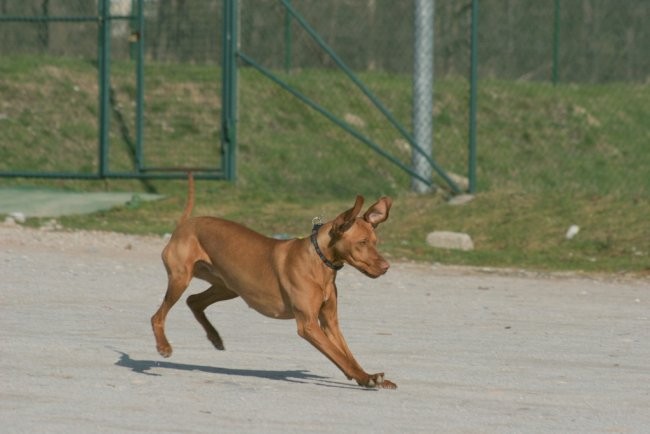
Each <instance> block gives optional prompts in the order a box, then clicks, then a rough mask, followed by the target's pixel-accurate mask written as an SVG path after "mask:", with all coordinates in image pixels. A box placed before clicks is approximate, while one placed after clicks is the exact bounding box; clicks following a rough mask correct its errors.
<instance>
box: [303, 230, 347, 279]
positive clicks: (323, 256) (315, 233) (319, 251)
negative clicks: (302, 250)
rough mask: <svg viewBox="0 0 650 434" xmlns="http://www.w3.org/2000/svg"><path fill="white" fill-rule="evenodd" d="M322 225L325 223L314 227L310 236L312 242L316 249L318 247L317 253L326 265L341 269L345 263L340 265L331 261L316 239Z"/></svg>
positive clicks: (333, 268)
mask: <svg viewBox="0 0 650 434" xmlns="http://www.w3.org/2000/svg"><path fill="white" fill-rule="evenodd" d="M321 226H323V225H322V224H315V225H314V227H313V228H312V230H311V237H310V239H311V243H312V244H313V245H314V249H316V253H318V256H320V259H321V260H322V261H323V263H324V264H325V265H327V266H328V267H329V268H331V269H332V270H340V269H341V268H343V264H340V265H336V264H334V263H333V262H332V261H330V260H329V259H327V258H326V257H325V255H324V254H323V251H322V250H321V249H320V247H318V241H317V240H316V237H317V236H318V229H320V227H321Z"/></svg>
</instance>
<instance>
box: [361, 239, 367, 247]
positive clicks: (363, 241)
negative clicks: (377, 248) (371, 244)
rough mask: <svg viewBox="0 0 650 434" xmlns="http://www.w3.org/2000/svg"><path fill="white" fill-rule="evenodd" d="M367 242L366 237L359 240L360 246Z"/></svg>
mask: <svg viewBox="0 0 650 434" xmlns="http://www.w3.org/2000/svg"><path fill="white" fill-rule="evenodd" d="M367 244H368V240H366V239H363V240H361V241H359V245H360V246H365V245H367Z"/></svg>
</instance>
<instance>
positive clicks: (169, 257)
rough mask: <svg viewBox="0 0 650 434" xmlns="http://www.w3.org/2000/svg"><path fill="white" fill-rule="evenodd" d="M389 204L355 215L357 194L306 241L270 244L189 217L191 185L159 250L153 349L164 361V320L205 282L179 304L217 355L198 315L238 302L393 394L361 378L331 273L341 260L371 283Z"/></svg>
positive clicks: (378, 377) (377, 379)
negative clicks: (201, 283) (164, 279)
mask: <svg viewBox="0 0 650 434" xmlns="http://www.w3.org/2000/svg"><path fill="white" fill-rule="evenodd" d="M391 203H392V201H391V199H390V198H388V197H382V198H381V199H379V201H377V203H375V204H374V205H372V206H371V207H370V208H369V209H368V210H367V211H366V212H365V214H363V216H362V217H357V216H358V214H359V213H360V211H361V206H362V205H363V197H361V196H357V199H356V202H355V204H354V206H353V207H352V208H351V209H349V210H347V211H345V212H343V213H342V214H340V215H339V216H338V217H336V218H335V219H334V220H332V221H330V222H327V223H325V224H323V225H314V228H313V231H312V235H311V237H310V238H309V239H307V238H305V239H302V238H301V239H292V240H283V241H280V240H275V239H272V238H267V237H265V236H263V235H260V234H258V233H257V232H254V231H252V230H250V229H248V228H246V227H244V226H241V225H239V224H237V223H234V222H231V221H227V220H222V219H218V218H214V217H196V218H189V216H190V214H191V212H192V208H193V206H194V181H193V179H192V177H191V175H190V178H189V194H188V199H187V205H186V207H185V211H184V212H183V216H182V217H181V220H180V222H179V224H178V226H177V228H176V230H175V231H174V233H173V235H172V237H171V239H170V241H169V244H167V246H166V247H165V249H164V250H163V253H162V258H163V262H164V264H165V268H166V269H167V275H168V278H169V281H168V286H167V293H166V294H165V298H164V300H163V302H162V305H161V306H160V308H159V309H158V311H157V312H156V313H155V314H154V315H153V317H152V318H151V325H152V327H153V332H154V336H155V338H156V347H157V349H158V352H159V353H160V354H161V355H162V356H164V357H169V356H170V355H171V353H172V347H171V345H170V344H169V342H168V341H167V338H166V337H165V318H166V316H167V313H168V312H169V310H170V309H171V308H172V306H173V305H174V303H176V302H177V301H178V299H179V298H180V296H181V294H182V293H183V291H185V289H186V288H187V286H188V285H189V283H190V280H191V279H192V278H193V277H198V278H199V279H202V280H205V281H207V282H209V283H210V284H211V285H212V286H211V287H210V288H208V289H207V290H206V291H204V292H202V293H200V294H196V295H191V296H190V297H188V299H187V304H188V305H189V307H190V309H192V312H193V313H194V316H195V317H196V319H197V320H198V321H199V323H200V324H201V325H202V326H203V328H204V329H205V331H206V333H207V336H208V339H209V340H210V342H212V344H213V345H214V346H215V347H216V348H217V349H220V350H223V349H224V346H223V342H222V340H221V337H220V336H219V333H217V330H215V328H214V327H213V326H212V324H211V323H210V322H209V321H208V319H207V318H206V316H205V313H204V310H205V308H207V307H208V306H209V305H211V304H212V303H216V302H217V301H222V300H228V299H231V298H235V297H238V296H239V297H241V298H243V299H244V301H245V302H246V303H247V304H248V305H249V306H250V307H252V308H253V309H255V310H257V311H258V312H259V313H261V314H262V315H266V316H268V317H271V318H279V319H289V318H295V319H296V322H297V325H298V334H299V335H300V336H301V337H303V338H305V339H306V340H307V341H309V343H311V344H312V345H313V346H315V347H316V348H317V349H318V350H319V351H320V352H322V353H323V354H324V355H325V356H326V357H327V358H329V359H330V360H331V361H332V362H334V364H335V365H336V366H338V367H339V369H341V371H343V373H344V374H345V375H346V376H347V377H348V379H354V380H356V381H357V383H359V384H360V385H362V386H366V387H382V388H387V389H394V388H396V387H397V386H396V385H395V384H394V383H393V382H391V381H389V380H387V379H385V378H384V374H383V373H379V374H368V373H366V372H365V371H364V370H363V369H362V368H361V366H360V365H359V363H357V361H356V360H355V359H354V357H353V356H352V353H351V352H350V349H349V348H348V345H347V343H346V342H345V339H344V338H343V335H342V334H341V331H340V330H339V323H338V315H337V307H336V303H337V300H336V299H337V289H336V284H335V282H334V281H335V280H336V271H337V270H338V269H340V268H341V267H342V266H343V264H344V263H347V264H350V265H351V266H353V267H354V268H356V269H357V270H359V271H361V272H362V273H363V274H365V275H367V276H369V277H372V278H376V277H379V276H381V275H382V274H384V273H385V272H386V271H387V270H388V262H386V261H385V260H384V258H382V257H381V255H379V253H378V252H377V248H376V245H377V236H376V235H375V231H374V229H375V228H376V227H377V225H379V224H380V223H382V222H383V221H385V220H386V219H387V218H388V212H389V210H390V207H391Z"/></svg>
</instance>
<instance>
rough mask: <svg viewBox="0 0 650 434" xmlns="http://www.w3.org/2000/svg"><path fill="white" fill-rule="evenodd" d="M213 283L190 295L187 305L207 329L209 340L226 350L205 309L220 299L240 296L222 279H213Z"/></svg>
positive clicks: (216, 346)
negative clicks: (198, 292)
mask: <svg viewBox="0 0 650 434" xmlns="http://www.w3.org/2000/svg"><path fill="white" fill-rule="evenodd" d="M211 280H212V283H213V285H212V286H211V287H210V288H208V289H207V290H205V291H203V292H202V293H200V294H194V295H190V296H189V297H188V298H187V305H188V306H189V307H190V309H191V310H192V313H193V314H194V317H195V318H196V320H197V321H198V322H199V324H201V326H202V327H203V329H204V330H205V332H206V334H207V337H208V340H209V341H210V342H212V345H214V347H215V348H216V349H218V350H224V349H225V348H224V346H223V341H222V340H221V336H219V333H218V332H217V330H216V329H215V328H214V326H213V325H212V324H211V323H210V321H209V320H208V318H207V317H206V316H205V309H206V308H207V307H208V306H210V305H211V304H213V303H216V302H218V301H224V300H230V299H232V298H236V297H238V295H237V294H235V293H234V292H232V291H230V290H229V289H228V288H226V286H225V285H224V284H223V282H221V281H215V280H214V279H211Z"/></svg>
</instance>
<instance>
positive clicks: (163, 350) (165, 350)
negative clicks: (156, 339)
mask: <svg viewBox="0 0 650 434" xmlns="http://www.w3.org/2000/svg"><path fill="white" fill-rule="evenodd" d="M157 349H158V354H160V355H161V356H163V357H164V358H167V357H169V356H171V355H172V346H171V345H161V346H159V347H157Z"/></svg>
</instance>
